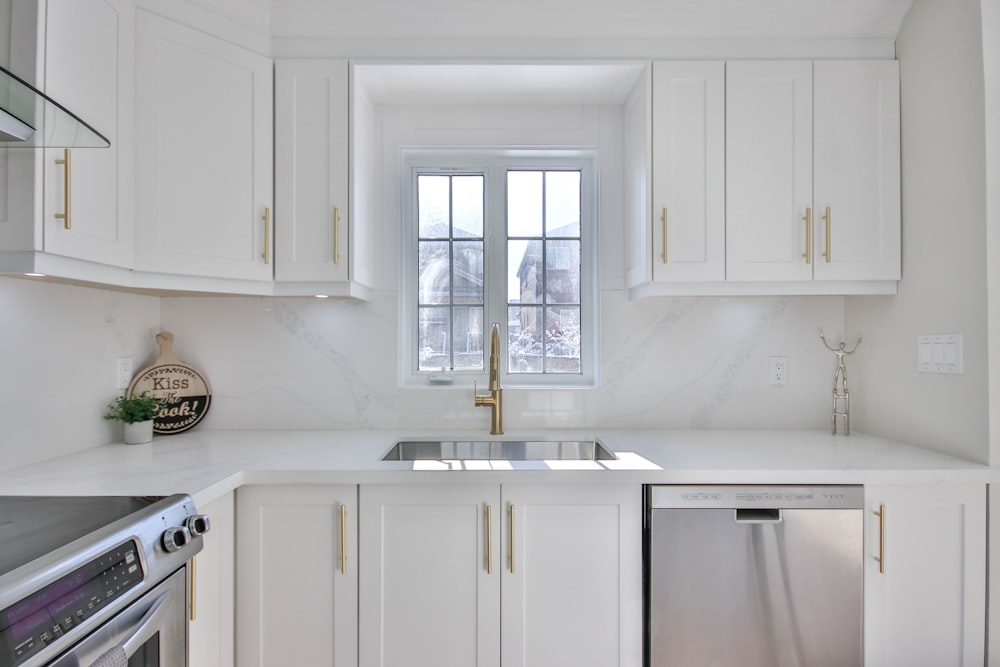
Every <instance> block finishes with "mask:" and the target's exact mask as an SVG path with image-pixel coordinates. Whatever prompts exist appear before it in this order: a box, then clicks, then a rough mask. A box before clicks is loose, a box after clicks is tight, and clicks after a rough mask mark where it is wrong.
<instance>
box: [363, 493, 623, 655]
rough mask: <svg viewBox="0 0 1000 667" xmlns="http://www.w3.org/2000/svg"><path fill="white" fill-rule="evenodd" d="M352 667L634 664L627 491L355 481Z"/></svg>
mask: <svg viewBox="0 0 1000 667" xmlns="http://www.w3.org/2000/svg"><path fill="white" fill-rule="evenodd" d="M360 508H361V509H360V527H361V536H360V543H359V559H360V561H361V562H362V563H363V565H362V568H361V572H360V590H361V596H360V606H359V625H360V636H359V638H360V642H359V652H360V665H361V666H362V667H500V666H502V667H526V666H528V665H545V666H546V667H615V666H620V667H638V666H639V665H640V664H641V662H642V630H641V624H642V620H641V618H642V591H641V586H642V582H641V572H642V555H641V543H642V538H641V517H642V503H641V489H640V488H639V487H638V486H637V485H631V486H615V485H561V484H551V485H502V486H501V485H492V484H487V485H452V484H449V485H391V486H390V485H385V486H376V485H370V486H366V485H363V486H362V487H361V496H360Z"/></svg>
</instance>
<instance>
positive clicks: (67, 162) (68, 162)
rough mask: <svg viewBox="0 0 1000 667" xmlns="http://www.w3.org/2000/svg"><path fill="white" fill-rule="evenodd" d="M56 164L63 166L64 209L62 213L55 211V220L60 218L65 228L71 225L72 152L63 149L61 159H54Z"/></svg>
mask: <svg viewBox="0 0 1000 667" xmlns="http://www.w3.org/2000/svg"><path fill="white" fill-rule="evenodd" d="M56 164H61V165H62V166H63V177H64V178H63V199H65V200H66V209H65V212H64V213H56V216H55V217H56V220H62V221H63V226H64V227H65V228H66V229H70V228H72V227H73V219H72V215H73V214H72V212H71V209H70V206H71V204H70V202H71V201H72V192H73V186H72V185H71V184H70V179H71V178H72V176H71V174H72V173H73V162H72V153H71V152H70V150H69V149H68V148H65V149H63V157H62V159H61V160H56Z"/></svg>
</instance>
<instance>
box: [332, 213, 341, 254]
mask: <svg viewBox="0 0 1000 667" xmlns="http://www.w3.org/2000/svg"><path fill="white" fill-rule="evenodd" d="M333 263H334V264H340V209H339V208H338V207H336V206H334V207H333Z"/></svg>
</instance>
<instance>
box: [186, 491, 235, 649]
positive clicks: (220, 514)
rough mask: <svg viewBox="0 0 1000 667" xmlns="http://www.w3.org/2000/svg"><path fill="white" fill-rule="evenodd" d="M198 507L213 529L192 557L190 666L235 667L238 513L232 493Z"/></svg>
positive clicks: (189, 634)
mask: <svg viewBox="0 0 1000 667" xmlns="http://www.w3.org/2000/svg"><path fill="white" fill-rule="evenodd" d="M198 510H199V511H200V512H201V513H202V514H206V515H208V518H209V521H210V522H211V525H212V529H211V530H210V531H208V532H207V533H205V535H204V537H203V538H202V539H203V541H204V542H203V548H202V550H201V551H200V552H199V553H198V555H196V556H195V557H194V559H192V561H191V564H190V566H189V572H190V574H191V593H190V595H191V600H190V608H189V612H190V613H189V618H190V624H189V625H188V663H189V665H190V667H233V653H234V627H233V623H234V618H233V613H234V601H233V593H234V590H233V587H234V585H235V577H234V575H233V570H234V567H235V562H236V553H235V537H236V516H235V506H234V499H233V494H232V493H227V494H226V495H224V496H222V497H221V498H218V499H216V500H213V501H212V502H210V503H207V504H205V505H203V506H200V507H199V508H198Z"/></svg>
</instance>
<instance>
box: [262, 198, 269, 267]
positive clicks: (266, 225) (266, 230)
mask: <svg viewBox="0 0 1000 667" xmlns="http://www.w3.org/2000/svg"><path fill="white" fill-rule="evenodd" d="M262 256H263V258H264V263H265V264H270V263H271V209H270V207H268V206H265V207H264V252H263V253H262Z"/></svg>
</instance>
